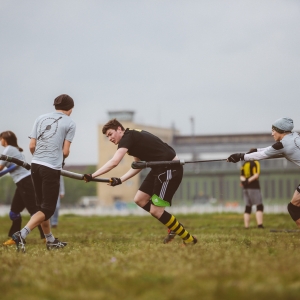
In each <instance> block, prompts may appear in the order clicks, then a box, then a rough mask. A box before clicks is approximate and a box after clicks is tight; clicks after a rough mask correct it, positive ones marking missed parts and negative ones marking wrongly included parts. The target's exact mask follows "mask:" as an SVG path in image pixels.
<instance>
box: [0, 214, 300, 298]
mask: <svg viewBox="0 0 300 300" xmlns="http://www.w3.org/2000/svg"><path fill="white" fill-rule="evenodd" d="M177 218H178V220H179V221H180V222H182V223H183V224H185V226H186V228H187V229H188V230H189V231H190V232H191V233H192V234H193V235H195V236H197V238H198V244H196V245H195V246H191V247H182V243H181V240H180V238H179V237H176V239H175V240H174V241H173V242H172V243H170V244H167V245H164V244H163V243H162V239H163V237H164V236H165V234H166V229H165V228H164V226H163V225H161V224H160V223H159V222H158V221H156V220H155V219H153V218H152V217H150V216H149V217H148V216H147V217H139V216H137V217H135V216H130V217H79V216H73V215H69V216H68V215H66V216H61V217H60V224H59V225H60V226H59V228H57V229H53V232H54V233H55V235H56V236H57V237H59V238H60V239H61V240H65V241H68V242H69V245H68V246H67V247H66V248H65V249H61V250H54V251H47V250H46V247H45V245H44V244H43V243H42V241H41V240H40V239H39V235H38V232H37V230H35V231H34V232H32V233H31V234H30V235H29V236H28V238H27V248H26V251H27V252H26V253H25V254H24V253H16V251H15V247H14V246H10V247H4V246H1V247H0V255H1V265H0V270H1V272H0V274H1V280H0V293H1V294H0V295H1V299H15V300H18V299H30V300H35V299H36V300H37V299H39V300H41V299H66V300H68V299H70V300H71V299H91V300H93V299H108V300H110V299H112V300H114V299H122V300H127V299H138V300H140V299H141V300H146V299H147V300H148V299H149V300H150V299H151V300H154V299H162V300H163V299H174V300H176V299H220V300H227V299H243V300H244V299H245V300H247V299H251V300H253V299H255V300H257V299H272V300H276V299H284V300H287V299H300V263H299V261H298V259H297V257H298V254H299V251H300V232H299V233H298V232H291V233H287V232H278V233H277V232H276V233H273V232H270V229H271V228H275V229H296V228H295V225H294V223H293V221H292V220H291V219H290V217H289V215H287V214H280V215H273V214H270V215H265V221H264V223H265V226H266V228H265V229H257V228H255V223H254V216H252V218H253V221H252V222H253V223H252V226H253V228H251V229H249V230H245V229H244V228H243V221H242V215H240V214H206V215H178V216H177ZM25 221H26V219H25ZM9 222H10V221H9V220H8V217H1V218H0V237H1V240H2V241H4V240H5V239H6V235H7V230H8V227H9ZM23 224H25V222H24V221H23Z"/></svg>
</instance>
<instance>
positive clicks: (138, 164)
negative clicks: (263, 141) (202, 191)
mask: <svg viewBox="0 0 300 300" xmlns="http://www.w3.org/2000/svg"><path fill="white" fill-rule="evenodd" d="M283 157H284V156H283V155H282V154H278V155H276V156H273V157H269V158H266V159H274V158H283ZM213 161H227V158H221V159H208V160H193V161H184V160H170V161H134V162H133V163H132V164H131V168H132V169H145V168H152V167H168V166H174V165H185V164H193V163H205V162H213Z"/></svg>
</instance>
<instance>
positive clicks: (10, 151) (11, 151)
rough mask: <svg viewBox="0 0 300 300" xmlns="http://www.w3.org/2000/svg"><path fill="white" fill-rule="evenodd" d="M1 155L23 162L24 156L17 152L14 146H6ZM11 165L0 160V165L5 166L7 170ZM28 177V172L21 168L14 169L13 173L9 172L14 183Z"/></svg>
mask: <svg viewBox="0 0 300 300" xmlns="http://www.w3.org/2000/svg"><path fill="white" fill-rule="evenodd" d="M2 154H3V155H7V156H11V157H14V158H17V159H19V160H22V161H25V157H24V155H23V154H22V153H21V152H20V151H19V149H18V148H16V147H14V146H6V147H5V148H4V151H3V153H2ZM12 164H13V163H11V162H8V161H4V160H0V165H1V166H5V167H6V168H9V167H10V166H11V165H12ZM29 175H30V171H28V170H26V169H25V168H23V167H19V166H17V167H16V169H14V170H13V171H11V172H10V176H11V177H12V179H13V181H14V182H15V183H17V182H19V181H20V180H21V179H23V178H25V177H27V176H29Z"/></svg>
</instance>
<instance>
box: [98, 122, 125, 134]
mask: <svg viewBox="0 0 300 300" xmlns="http://www.w3.org/2000/svg"><path fill="white" fill-rule="evenodd" d="M119 126H120V127H121V129H122V130H123V131H124V130H125V128H124V127H123V125H122V124H121V123H120V122H119V121H118V120H117V119H111V120H110V121H108V122H107V123H106V124H105V125H104V126H103V128H102V133H103V134H106V131H107V130H108V129H114V130H117V129H118V127H119Z"/></svg>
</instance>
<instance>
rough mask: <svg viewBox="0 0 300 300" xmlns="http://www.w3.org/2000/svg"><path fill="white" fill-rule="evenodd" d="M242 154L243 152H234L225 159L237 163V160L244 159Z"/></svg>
mask: <svg viewBox="0 0 300 300" xmlns="http://www.w3.org/2000/svg"><path fill="white" fill-rule="evenodd" d="M244 155H245V153H234V154H231V155H230V156H229V157H228V158H227V161H229V162H233V163H237V162H238V161H241V160H244Z"/></svg>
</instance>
